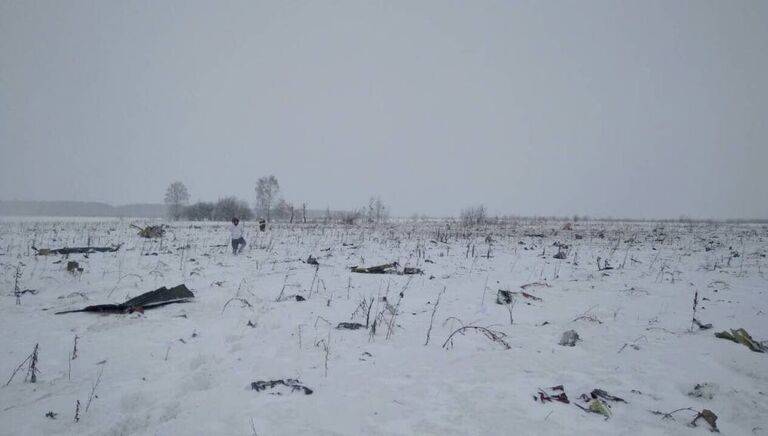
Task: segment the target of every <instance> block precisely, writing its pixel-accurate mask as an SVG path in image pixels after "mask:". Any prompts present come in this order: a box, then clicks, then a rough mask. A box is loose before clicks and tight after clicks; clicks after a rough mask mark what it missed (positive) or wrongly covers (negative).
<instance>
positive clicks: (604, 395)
mask: <svg viewBox="0 0 768 436" xmlns="http://www.w3.org/2000/svg"><path fill="white" fill-rule="evenodd" d="M589 395H590V396H591V397H592V398H594V399H598V398H599V399H601V400H606V401H617V402H619V403H626V402H627V401H626V400H625V399H623V398H619V397H616V396H613V395H611V394H609V393H608V392H606V391H604V390H602V389H595V390H593V391H592V392H591V393H590V394H589Z"/></svg>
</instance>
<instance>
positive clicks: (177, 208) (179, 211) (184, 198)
mask: <svg viewBox="0 0 768 436" xmlns="http://www.w3.org/2000/svg"><path fill="white" fill-rule="evenodd" d="M188 201H189V191H187V187H186V186H185V185H184V184H183V183H181V182H178V181H177V182H173V183H171V184H170V185H169V186H168V189H166V190H165V204H166V206H167V207H168V216H169V217H170V218H171V219H172V220H174V221H176V220H178V219H179V218H181V217H182V215H183V212H184V205H186V204H187V202H188Z"/></svg>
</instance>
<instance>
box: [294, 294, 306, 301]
mask: <svg viewBox="0 0 768 436" xmlns="http://www.w3.org/2000/svg"><path fill="white" fill-rule="evenodd" d="M306 300H307V299H306V298H304V297H302V296H301V295H297V296H296V301H306Z"/></svg>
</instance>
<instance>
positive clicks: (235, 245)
mask: <svg viewBox="0 0 768 436" xmlns="http://www.w3.org/2000/svg"><path fill="white" fill-rule="evenodd" d="M229 235H230V237H231V238H232V254H234V255H237V254H238V253H240V252H242V251H243V247H245V238H243V226H241V225H240V220H239V219H237V218H232V224H230V225H229Z"/></svg>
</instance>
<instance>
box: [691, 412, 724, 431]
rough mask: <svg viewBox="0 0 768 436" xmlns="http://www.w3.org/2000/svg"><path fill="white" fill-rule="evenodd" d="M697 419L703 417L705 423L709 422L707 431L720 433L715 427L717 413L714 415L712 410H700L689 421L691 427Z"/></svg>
mask: <svg viewBox="0 0 768 436" xmlns="http://www.w3.org/2000/svg"><path fill="white" fill-rule="evenodd" d="M699 419H703V420H704V421H705V422H706V423H707V424H709V431H711V432H713V433H720V429H718V428H717V415H715V413H714V412H712V411H711V410H709V409H704V410H702V411H701V412H699V414H698V415H696V417H695V418H693V421H691V424H690V425H691V427H696V421H698V420H699Z"/></svg>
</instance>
